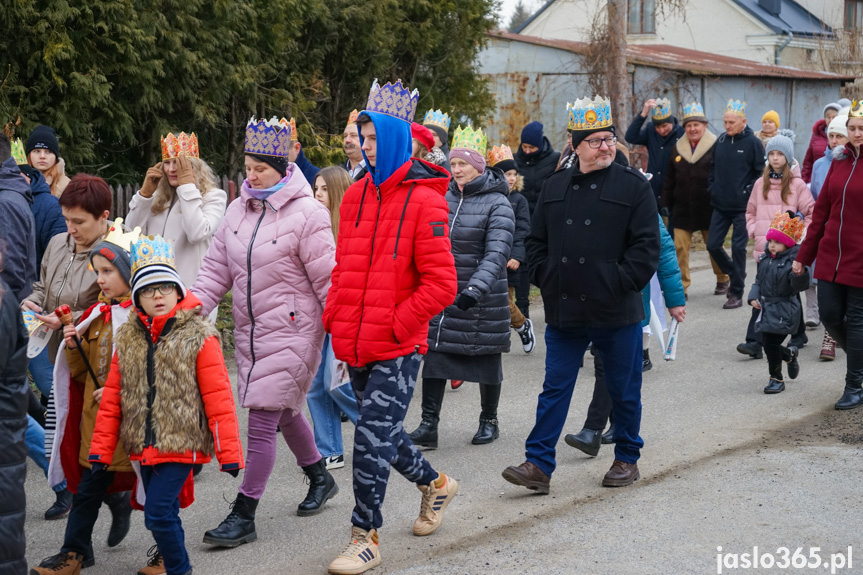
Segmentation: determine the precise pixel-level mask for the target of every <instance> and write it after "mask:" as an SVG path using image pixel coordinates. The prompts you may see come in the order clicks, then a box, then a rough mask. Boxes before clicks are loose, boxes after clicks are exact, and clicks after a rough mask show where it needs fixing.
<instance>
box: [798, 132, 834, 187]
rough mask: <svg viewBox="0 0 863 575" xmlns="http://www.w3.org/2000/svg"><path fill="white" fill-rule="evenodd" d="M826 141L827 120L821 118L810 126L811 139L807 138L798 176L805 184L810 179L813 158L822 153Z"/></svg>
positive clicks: (825, 146)
mask: <svg viewBox="0 0 863 575" xmlns="http://www.w3.org/2000/svg"><path fill="white" fill-rule="evenodd" d="M827 143H828V140H827V122H826V121H824V119H823V118H822V119H820V120H818V121H817V122H815V125H814V126H812V139H811V140H809V147H808V148H806V156H804V157H803V170H802V172H801V174H800V176H801V177H802V178H803V181H804V182H806V183H807V184H808V183H809V182H811V181H812V166H814V165H815V160H817V159H818V158H820V157H822V156H823V155H824V150H826V149H827Z"/></svg>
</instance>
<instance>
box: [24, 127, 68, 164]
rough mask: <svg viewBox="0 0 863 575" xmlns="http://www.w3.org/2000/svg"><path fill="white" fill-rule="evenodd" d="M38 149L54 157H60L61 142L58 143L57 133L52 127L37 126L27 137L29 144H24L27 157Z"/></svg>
mask: <svg viewBox="0 0 863 575" xmlns="http://www.w3.org/2000/svg"><path fill="white" fill-rule="evenodd" d="M37 148H42V149H45V150H48V151H50V152H54V155H55V156H57V157H58V158H59V157H60V142H59V141H57V133H56V132H55V131H54V128H52V127H50V126H36V127H35V128H33V131H32V132H30V135H29V136H28V137H27V142H26V143H25V144H24V149H25V151H26V152H27V155H28V156H29V155H30V152H32V151H33V150H35V149H37Z"/></svg>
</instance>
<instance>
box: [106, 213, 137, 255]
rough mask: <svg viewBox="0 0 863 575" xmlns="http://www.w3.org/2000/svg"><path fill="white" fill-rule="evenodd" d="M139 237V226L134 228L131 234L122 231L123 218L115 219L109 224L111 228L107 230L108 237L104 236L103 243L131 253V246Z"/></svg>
mask: <svg viewBox="0 0 863 575" xmlns="http://www.w3.org/2000/svg"><path fill="white" fill-rule="evenodd" d="M140 236H141V228H140V227H139V226H135V229H133V230H132V231H131V232H124V231H123V218H117V219H115V220H114V223H113V224H111V228H110V229H109V230H108V235H106V236H105V239H104V240H102V241H103V242H109V243H112V244H114V245H115V246H118V247H120V248H123V249H124V250H126V251H127V252H129V253H131V252H132V244H134V243H135V242H137V241H138V238H139V237H140Z"/></svg>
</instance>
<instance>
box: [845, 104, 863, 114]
mask: <svg viewBox="0 0 863 575" xmlns="http://www.w3.org/2000/svg"><path fill="white" fill-rule="evenodd" d="M848 117H849V118H863V101H860V102H858V101H857V100H854V102H852V103H851V110H850V111H849V112H848Z"/></svg>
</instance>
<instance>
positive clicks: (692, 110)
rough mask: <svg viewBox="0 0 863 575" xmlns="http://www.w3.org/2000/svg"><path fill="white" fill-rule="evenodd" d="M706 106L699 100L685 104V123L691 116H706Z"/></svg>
mask: <svg viewBox="0 0 863 575" xmlns="http://www.w3.org/2000/svg"><path fill="white" fill-rule="evenodd" d="M704 117H705V116H704V106H702V105H701V104H699V103H698V102H692V103H691V104H686V105H685V106H683V121H684V123H685V122H686V120H688V119H689V118H699V119H702V118H704Z"/></svg>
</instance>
